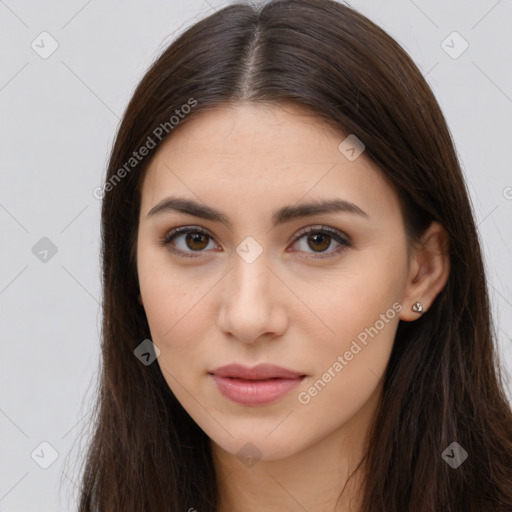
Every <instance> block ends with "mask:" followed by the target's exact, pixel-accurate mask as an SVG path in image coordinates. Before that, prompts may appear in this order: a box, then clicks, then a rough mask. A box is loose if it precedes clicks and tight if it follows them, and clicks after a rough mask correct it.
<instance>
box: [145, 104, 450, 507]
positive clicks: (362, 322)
mask: <svg viewBox="0 0 512 512" xmlns="http://www.w3.org/2000/svg"><path fill="white" fill-rule="evenodd" d="M345 137H346V135H345V134H342V133H341V132H339V131H336V130H334V129H333V128H332V127H330V126H328V125H326V124H325V123H324V122H323V121H322V120H320V119H319V118H317V117H316V116H314V115H312V114H311V113H309V112H307V111H305V110H302V109H301V108H299V107H297V106H294V105H286V106H285V105H282V106H280V107H276V106H273V107H268V106H266V107H263V106H261V105H258V106H256V105H251V104H235V105H226V106H223V107H222V108H218V109H214V110H210V111H208V112H203V113H201V114H200V115H199V116H198V117H196V118H194V119H190V120H188V122H187V123H184V124H183V125H182V126H178V127H177V128H175V131H174V132H173V133H172V136H171V137H170V138H168V139H167V140H166V141H165V142H164V143H163V144H162V146H161V147H160V148H159V149H158V151H157V152H156V154H155V156H154V158H153V160H152V161H151V164H150V165H149V167H148V169H147V174H146V176H145V178H144V182H143V187H142V196H141V210H140V220H139V228H138V239H137V269H138V275H139V284H140V301H141V303H142V304H143V307H144V309H145V312H146V315H147V319H148V323H149V326H150V330H151V335H152V340H153V342H154V343H155V345H156V346H157V347H158V348H159V349H160V355H159V357H158V359H157V362H158V364H159V365H160V368H161V370H162V373H163V375H164V377H165V379H166V381H167V383H168V384H169V387H170V389H171V390H172V392H173V393H174V394H175V395H176V397H177V398H178V400H179V401H180V403H181V404H182V405H183V407H184V408H185V409H186V410H187V411H188V413H189V414H190V415H191V416H192V418H193V419H194V420H195V421H196V422H197V424H198V425H199V426H200V427H201V428H202V429H203V430H204V432H205V433H206V434H207V435H208V436H209V438H210V439H211V441H212V453H213V457H214V462H215V466H216V471H217V475H218V482H219V489H220V496H221V504H220V510H221V512H226V511H228V510H244V511H248V512H250V511H261V510H267V511H273V510H279V511H280V512H283V511H292V510H302V509H303V508H305V509H306V510H308V511H310V512H313V511H325V510H343V511H352V510H354V511H355V510H357V504H358V500H359V497H360V493H359V486H360V484H361V482H362V481H363V478H364V477H363V475H362V472H361V471H358V472H356V473H355V475H354V477H353V478H352V479H351V480H350V481H349V484H348V485H347V488H346V489H345V492H344V493H343V495H342V498H341V499H340V500H339V502H338V504H337V508H335V505H336V500H337V498H338V496H339V495H340V494H341V491H342V488H343V485H344V484H345V482H346V481H347V477H348V476H349V474H350V473H351V472H352V471H354V470H355V468H356V467H357V465H358V464H359V462H360V460H361V458H362V456H363V453H364V446H365V441H366V435H367V431H368V427H369V425H370V424H371V421H372V419H373V418H374V415H375V412H376V410H377V407H378V403H379V398H380V396H381V392H382V383H383V379H382V376H383V374H384V372H385V369H386V366H387V363H388V360H389V356H390V353H391V350H392V347H393V342H394V338H395V333H396V329H397V326H398V322H399V319H401V320H403V321H414V320H415V319H417V318H418V317H419V315H418V314H417V313H414V312H413V311H411V306H412V304H413V303H414V302H416V301H417V300H419V301H420V302H421V303H422V305H423V307H424V310H425V311H426V310H428V308H429V307H430V305H431V304H432V302H433V300H434V299H435V297H436V296H437V294H438V293H439V292H440V291H441V290H442V288H443V286H444V285H445V283H446V280H447V278H448V273H449V261H448V256H446V249H447V235H446V232H445V230H444V229H443V228H442V226H440V225H439V224H437V223H433V224H432V225H431V226H430V228H429V229H428V231H427V232H426V233H425V235H424V236H423V238H422V243H421V244H420V245H418V246H414V247H413V246H412V245H410V243H409V242H408V240H407V238H406V234H405V230H404V223H403V217H402V213H401V209H400V205H399V201H398V196H397V195H396V193H395V191H394V190H393V189H392V188H391V187H390V186H389V185H388V184H387V182H386V181H384V179H383V178H382V175H381V172H380V170H379V169H378V168H377V167H376V166H375V164H373V163H372V162H371V161H370V160H369V159H368V158H367V157H366V155H365V153H364V152H363V153H362V154H361V156H359V157H358V158H357V159H356V160H354V161H350V160H349V159H347V158H346V157H345V155H344V154H342V153H341V152H340V150H339V149H338V146H339V144H340V143H341V142H342V141H343V140H344V138H345ZM171 195H172V196H177V197H183V198H187V199H191V200H194V201H197V202H199V203H201V204H206V205H208V206H210V207H213V208H215V209H218V210H220V211H222V212H223V213H224V214H225V215H226V216H227V217H228V219H229V220H230V222H231V224H232V225H231V227H228V226H226V225H224V224H222V223H220V222H217V221H213V220H206V219H201V218H198V217H195V216H193V215H190V214H184V213H178V212H173V211H167V212H164V213H161V214H158V215H154V216H150V217H147V214H148V212H149V211H150V210H151V209H152V208H153V207H154V206H155V205H157V204H158V203H159V202H160V201H162V200H163V199H164V198H166V197H168V196H171ZM334 198H342V199H345V200H347V201H350V202H352V203H355V204H356V205H357V206H358V207H359V208H361V209H362V210H363V211H364V212H366V213H367V215H368V218H365V217H363V216H359V215H356V214H353V213H348V212H337V213H324V214H316V215H314V216H311V217H305V218H297V219H292V220H289V221H288V222H286V223H284V224H282V225H278V226H275V227H273V226H272V223H271V217H272V213H273V212H274V211H275V210H277V209H278V208H281V207H283V206H286V205H296V204H297V203H303V202H309V201H310V200H315V199H320V200H321V199H334ZM322 225H323V226H327V227H330V228H332V229H335V230H338V231H339V232H340V234H341V235H342V236H344V235H345V236H348V237H350V240H351V245H350V246H349V247H345V248H343V250H342V251H341V252H339V253H336V250H337V249H338V248H339V247H341V246H340V244H339V243H338V242H337V241H336V240H335V239H334V238H329V236H328V234H327V235H326V236H327V239H324V240H323V241H320V242H318V241H317V242H316V244H315V240H311V236H309V242H308V235H307V234H306V235H303V236H302V237H301V238H300V239H299V240H297V241H294V240H295V238H296V235H297V234H298V232H299V230H300V229H301V228H304V227H308V226H311V227H316V228H320V227H321V226H322ZM178 226H190V227H191V232H192V233H193V232H194V228H197V227H198V226H199V227H202V228H204V229H206V230H207V231H208V234H209V235H210V237H208V236H207V237H203V238H201V237H199V241H198V242H197V241H196V242H195V243H194V240H192V241H190V240H189V243H188V244H187V238H186V234H183V233H179V234H178V235H177V238H175V239H174V241H173V242H171V245H173V244H174V245H173V246H174V247H175V248H176V249H181V250H182V251H185V252H186V254H191V253H193V255H199V256H197V257H189V258H187V257H179V256H178V255H176V254H173V253H172V252H171V251H170V250H169V248H168V247H166V246H163V245H162V244H161V243H160V241H161V239H162V238H164V237H165V235H166V234H167V233H168V232H169V231H170V229H171V228H174V227H178ZM248 236H250V237H253V239H254V240H255V241H256V242H257V244H259V246H260V247H261V248H262V249H263V252H262V253H261V254H260V255H259V256H258V257H257V258H256V259H255V260H254V261H253V262H251V263H248V262H247V261H246V260H245V259H244V258H242V257H241V256H240V255H239V253H237V251H236V249H237V247H238V246H239V245H240V244H241V242H242V241H244V239H245V238H246V237H248ZM329 242H330V243H329ZM194 249H195V251H194ZM251 250H254V248H253V249H251ZM201 251H202V252H201ZM322 254H323V255H330V256H331V257H328V258H321V259H315V258H314V257H315V255H317V256H318V255H320V256H321V255H322ZM393 304H395V307H396V304H398V305H399V307H400V308H401V311H396V310H393V308H392V305H393ZM390 309H391V311H392V312H394V313H395V315H394V317H393V318H391V319H388V321H387V322H386V323H384V327H383V328H381V329H380V330H379V331H378V334H377V335H374V336H373V337H368V340H367V344H366V345H362V344H361V343H358V344H359V345H360V346H361V350H360V351H359V352H358V353H357V354H356V355H354V356H353V358H352V359H351V360H350V361H346V360H345V361H346V362H347V364H346V365H344V366H343V369H342V370H341V371H338V372H334V375H335V377H332V378H331V379H330V381H329V382H328V383H326V384H325V386H324V387H323V388H322V389H321V390H320V391H319V392H317V393H316V395H315V396H311V395H308V396H309V398H310V400H309V402H308V403H301V402H300V401H299V399H298V396H299V393H301V392H302V396H303V397H304V396H305V395H307V391H308V389H310V388H311V386H312V385H313V384H314V383H315V382H318V380H319V379H322V375H324V374H325V373H326V372H327V370H328V369H329V368H331V373H332V371H333V370H332V367H333V364H334V363H335V362H336V361H337V358H338V356H340V355H341V356H343V354H345V353H346V352H347V351H348V350H350V347H351V344H352V342H353V341H354V340H357V336H358V335H359V334H360V333H361V332H363V331H364V329H365V328H367V327H369V326H374V325H375V324H376V321H377V320H379V318H381V317H380V315H382V314H386V312H387V311H388V316H391V313H389V310H390ZM232 362H238V363H241V364H244V365H246V366H254V365H256V364H258V363H260V362H269V363H273V364H277V365H280V366H283V367H285V368H289V369H292V370H295V371H298V372H299V373H301V374H306V375H307V377H306V378H305V379H304V381H303V382H302V383H301V384H300V386H299V387H298V388H296V389H294V390H293V391H292V392H290V393H289V394H288V395H286V396H284V397H282V398H280V399H279V400H277V401H276V402H274V403H271V404H268V405H264V406H244V405H240V404H236V403H234V402H231V401H230V400H228V399H227V398H225V397H224V396H223V395H222V394H221V393H220V392H219V391H218V389H217V387H216V385H215V382H213V380H212V378H211V376H209V375H208V372H209V371H211V370H213V369H215V368H217V367H219V366H222V365H225V364H228V363H232ZM247 443H251V445H249V448H247V446H246V450H249V452H250V454H252V455H253V462H256V463H255V464H253V465H249V464H248V463H244V461H243V460H242V459H241V457H239V456H237V453H238V452H239V450H240V449H241V448H242V447H244V445H246V444H247ZM262 490H264V492H262ZM192 505H193V504H191V506H192ZM302 507H303V508H302Z"/></svg>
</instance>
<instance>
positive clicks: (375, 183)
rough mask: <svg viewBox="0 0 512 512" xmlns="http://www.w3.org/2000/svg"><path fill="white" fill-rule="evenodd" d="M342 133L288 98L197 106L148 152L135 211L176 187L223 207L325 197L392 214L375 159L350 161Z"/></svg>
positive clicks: (389, 192)
mask: <svg viewBox="0 0 512 512" xmlns="http://www.w3.org/2000/svg"><path fill="white" fill-rule="evenodd" d="M346 137H347V134H346V133H343V132H342V131H341V130H336V129H335V128H333V127H332V126H330V125H329V124H327V123H326V122H325V121H323V120H322V119H321V118H319V117H318V116H316V115H314V114H312V113H310V112H308V111H307V110H304V109H302V108H300V107H297V106H296V105H293V104H287V105H284V106H279V107H277V106H274V107H269V106H260V105H254V104H243V105H242V104H240V105H228V106H223V107H218V108H215V109H211V110H208V111H203V112H201V113H200V114H199V115H197V117H195V118H193V119H190V120H188V121H187V122H186V123H184V124H183V125H182V126H178V127H177V129H175V131H174V132H173V133H171V135H170V136H169V137H168V138H167V139H166V140H165V141H164V143H162V145H161V146H160V147H159V149H158V151H157V153H156V154H155V155H154V158H153V160H152V162H151V163H150V165H149V167H148V169H147V171H146V176H145V179H144V183H143V187H142V210H143V211H141V213H142V214H143V213H144V211H145V212H147V211H149V209H150V208H151V207H152V205H154V204H156V203H157V202H158V201H160V200H162V199H163V198H165V197H166V195H169V194H172V195H177V194H179V195H181V196H185V197H189V198H194V199H195V200H202V201H204V202H207V203H208V204H212V203H214V204H215V206H216V207H218V208H219V209H222V210H226V209H229V208H230V207H233V208H243V207H246V208H251V207H255V208H259V209H261V208H263V207H265V205H269V206H270V203H272V204H273V205H274V206H276V207H278V206H280V205H281V204H289V203H296V202H299V201H301V199H302V198H304V200H306V199H308V200H315V199H324V198H326V197H327V196H328V197H329V199H332V198H333V197H339V198H342V199H346V200H350V201H352V202H355V203H358V204H361V205H363V204H364V205H365V207H366V208H364V207H363V208H364V209H365V210H366V211H367V212H368V213H369V214H370V216H371V215H372V211H373V213H374V214H375V215H382V214H386V213H387V214H396V212H397V209H398V208H399V206H398V198H397V196H396V194H395V192H394V190H393V189H392V188H391V187H390V186H389V185H388V183H387V182H386V181H385V180H384V178H383V177H382V175H381V172H380V170H379V169H378V168H377V167H376V166H375V164H374V163H373V162H372V161H371V160H370V159H368V158H367V157H366V156H365V155H364V152H363V153H362V154H361V156H359V157H358V158H356V159H355V160H349V159H348V158H347V157H346V156H345V155H344V154H343V153H342V152H341V151H340V149H339V146H340V144H341V143H342V142H343V141H344V140H345V139H346ZM272 209H274V208H272Z"/></svg>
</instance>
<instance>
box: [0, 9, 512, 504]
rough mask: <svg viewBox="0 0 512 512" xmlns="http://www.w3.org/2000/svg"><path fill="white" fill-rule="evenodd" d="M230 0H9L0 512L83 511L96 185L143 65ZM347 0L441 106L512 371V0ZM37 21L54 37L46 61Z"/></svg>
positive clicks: (2, 39)
mask: <svg viewBox="0 0 512 512" xmlns="http://www.w3.org/2000/svg"><path fill="white" fill-rule="evenodd" d="M227 4H228V2H221V1H215V0H208V1H207V0H193V1H185V0H173V1H163V0H160V1H159V0H151V1H146V2H135V1H123V2H121V1H114V0H104V1H102V2H100V1H99V0H90V1H85V0H73V1H68V2H63V1H61V2H57V1H47V2H44V4H43V2H36V1H35V0H31V1H18V2H15V1H14V0H6V1H1V0H0V55H1V66H0V120H1V122H0V150H1V151H0V160H1V170H2V171H1V173H0V225H1V243H0V258H1V259H0V323H1V328H2V343H1V357H0V443H1V444H0V512H16V511H23V512H29V511H38V512H44V511H53V512H55V511H65V510H74V503H75V498H74V494H75V492H76V488H75V485H76V482H77V479H78V476H77V470H76V468H75V465H76V464H75V463H76V461H77V459H78V457H79V455H80V453H81V452H80V446H79V445H78V441H77V439H78V435H79V433H80V429H81V428H82V427H83V426H84V425H87V413H88V410H89V404H90V401H91V399H92V396H93V391H94V386H95V383H96V377H97V369H98V361H99V336H98V333H99V331H100V327H99V326H100V318H101V317H100V304H99V298H100V297H101V290H100V268H99V234H100V219H99V214H100V206H101V204H100V201H99V200H97V199H95V197H94V196H93V194H92V191H93V189H94V188H95V187H97V186H99V185H101V183H102V178H103V176H104V172H105V166H106V163H107V157H108V153H109V150H110V147H111V144H112V141H113V138H114V135H115V132H116V129H117V126H118V122H119V118H120V116H121V114H122V112H123V111H124V108H125V106H126V104H127V101H128V100H129V98H130V96H131V94H132V92H133V90H134V87H135V86H136V84H137V83H138V81H139V80H140V79H141V77H142V75H143V73H144V72H145V70H146V69H147V67H148V65H149V64H150V63H151V62H152V61H153V60H154V59H155V58H156V57H157V56H158V55H159V54H160V52H161V51H162V50H163V49H164V48H165V47H166V46H167V45H168V44H169V43H170V42H171V41H172V40H173V39H174V38H175V36H176V35H177V34H178V33H180V32H181V31H182V30H184V28H186V27H188V26H189V25H191V24H193V23H194V22H195V21H197V20H198V19H200V18H202V17H204V16H205V15H207V14H209V13H211V12H213V10H214V9H217V8H219V7H221V6H224V5H227ZM351 5H353V6H354V7H356V8H357V9H358V10H359V11H360V12H362V13H363V14H365V15H367V16H368V17H369V18H370V19H372V20H373V21H375V22H376V23H377V24H379V25H380V26H381V27H382V28H384V29H385V30H387V31H388V32H389V33H390V34H391V35H392V36H393V37H394V38H395V39H396V40H397V41H398V42H399V43H400V44H401V45H402V46H403V47H404V48H405V49H406V50H407V51H408V52H409V54H410V55H411V56H412V57H413V59H414V60H415V62H416V63H417V65H418V66H419V67H420V69H421V70H422V71H423V73H424V75H425V77H426V79H427V81H428V82H429V84H430V85H431V87H432V88H433V90H434V93H435V94H436V96H437V98H438V101H439V103H440V105H441V108H442V109H443V112H444V114H445V116H446V118H447V121H448V124H449V126H450V129H451V132H452V134H453V137H454V139H455V142H456V146H457V151H458V154H459V158H460V161H461V164H462V166H463V169H464V172H465V175H466V178H467V181H468V183H469V189H470V192H471V199H472V202H473V205H474V210H475V214H476V218H477V222H478V228H479V231H480V234H481V240H482V244H483V249H484V252H485V259H486V267H487V270H488V274H489V279H490V287H489V290H490V294H491V299H492V306H493V310H494V314H495V321H496V330H497V332H498V335H499V349H500V353H501V357H502V358H503V364H504V366H505V368H506V370H507V371H508V372H512V340H511V334H512V314H511V313H512V288H511V285H512V276H511V270H510V266H509V262H510V261H511V242H510V233H511V230H510V225H511V222H510V218H511V215H512V173H511V167H510V147H511V143H510V136H511V129H510V119H511V114H512V72H511V69H510V61H511V59H510V57H511V51H510V50H511V46H512V32H511V31H510V26H511V20H512V1H510V0H500V1H496V0H489V1H484V0H479V1H472V2H467V1H463V0H457V1H450V2H446V1H445V0H436V1H428V2H427V1H426V0H416V1H412V0H393V1H387V2H379V1H377V0H361V1H353V2H351ZM43 31H46V32H48V33H49V34H50V35H51V37H52V38H53V39H54V40H56V41H57V43H58V48H57V50H56V51H55V52H54V53H53V54H52V55H50V56H49V57H48V58H46V59H43V58H42V57H41V56H40V54H41V53H42V52H44V51H49V50H50V49H51V42H52V41H51V39H50V38H49V36H40V34H41V33H42V32H43ZM454 31H456V32H458V33H459V34H460V37H459V36H457V35H451V34H452V33H453V32H454ZM462 38H463V39H462ZM464 40H465V41H467V43H468V44H469V47H468V48H467V50H466V51H465V52H464V53H462V54H461V55H458V54H459V53H460V51H461V50H462V49H463V48H464V46H465V43H464ZM33 41H34V43H33ZM443 41H445V42H444V43H443ZM32 43H33V44H34V46H35V48H36V49H37V52H39V53H37V52H36V51H35V49H33V48H32V47H31V44H32ZM454 57H456V58H454ZM43 237H47V238H48V239H49V240H50V241H51V243H52V244H53V245H54V246H55V247H56V249H57V252H56V254H54V255H52V252H51V250H50V252H48V254H47V256H46V261H41V260H40V258H42V257H44V253H40V254H38V253H37V250H36V249H38V250H44V249H45V248H48V241H42V242H40V239H41V238H43ZM38 243H39V244H40V245H36V244H38ZM34 246H36V249H34V251H33V247H34ZM34 252H35V253H36V254H34ZM507 386H508V392H509V394H510V395H512V389H511V384H510V382H508V383H507ZM42 442H46V443H49V445H51V447H52V448H50V447H48V446H47V445H42V446H40V444H41V443H42ZM82 448H83V447H82ZM52 449H53V450H55V451H56V453H57V458H56V460H55V461H54V462H53V463H52V464H51V465H50V466H49V467H48V468H47V469H43V468H42V467H40V466H41V465H45V464H46V465H47V464H50V463H51V462H52V453H53V452H52Z"/></svg>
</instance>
